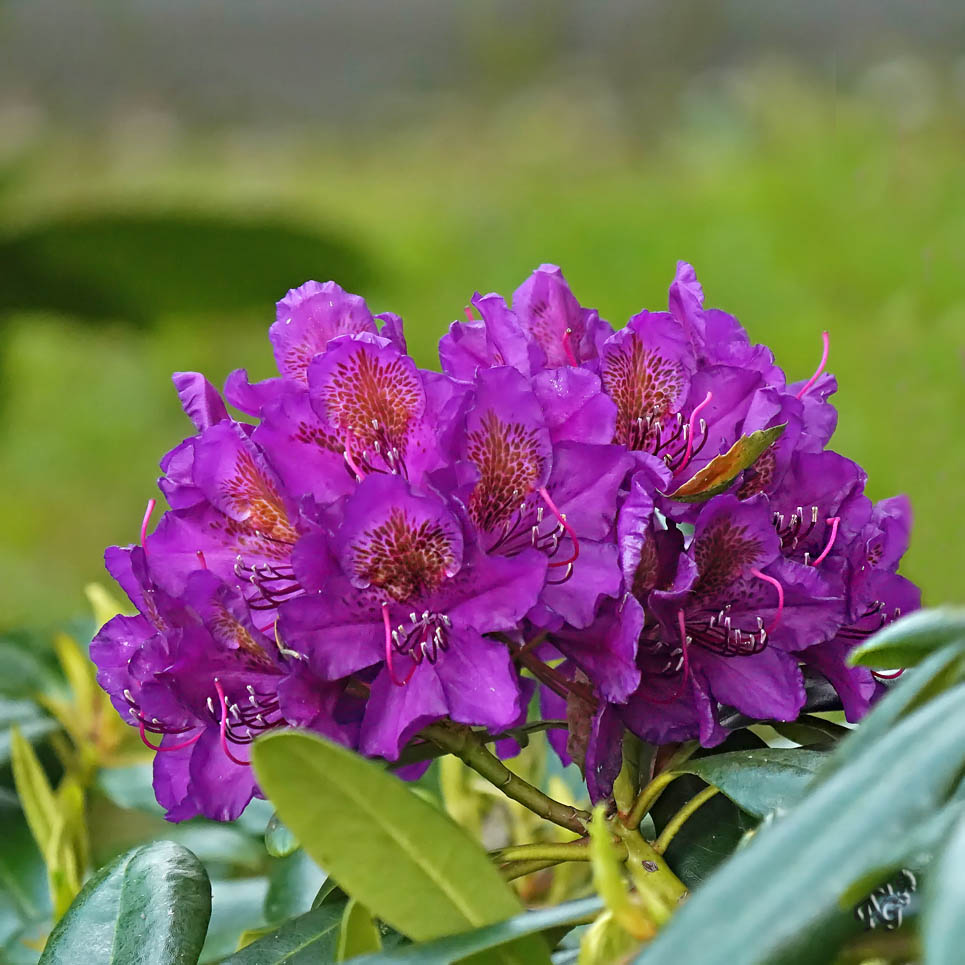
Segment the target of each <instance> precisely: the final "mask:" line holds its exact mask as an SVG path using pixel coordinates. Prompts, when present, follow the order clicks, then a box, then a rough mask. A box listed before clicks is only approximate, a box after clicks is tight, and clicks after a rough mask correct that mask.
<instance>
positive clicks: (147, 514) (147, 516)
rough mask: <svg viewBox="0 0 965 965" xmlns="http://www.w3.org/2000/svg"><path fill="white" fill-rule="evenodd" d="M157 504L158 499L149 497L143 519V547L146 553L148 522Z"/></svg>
mask: <svg viewBox="0 0 965 965" xmlns="http://www.w3.org/2000/svg"><path fill="white" fill-rule="evenodd" d="M155 506H157V500H156V499H149V500H148V501H147V509H145V510H144V519H142V520H141V548H142V549H143V550H144V552H145V553H146V552H147V545H146V543H147V524H148V523H149V522H150V521H151V513H153V512H154V507H155Z"/></svg>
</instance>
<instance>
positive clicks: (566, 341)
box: [563, 328, 579, 365]
mask: <svg viewBox="0 0 965 965" xmlns="http://www.w3.org/2000/svg"><path fill="white" fill-rule="evenodd" d="M572 337H573V329H572V328H568V329H566V331H565V332H563V351H564V352H565V353H566V359H567V361H568V362H569V363H570V365H578V364H579V363H578V362H577V361H576V355H575V354H574V352H573V345H572V343H571V342H570V339H571V338H572Z"/></svg>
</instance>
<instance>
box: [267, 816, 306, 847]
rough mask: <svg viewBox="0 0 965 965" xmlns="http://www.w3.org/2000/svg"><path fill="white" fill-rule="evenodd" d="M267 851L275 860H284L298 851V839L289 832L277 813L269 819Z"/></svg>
mask: <svg viewBox="0 0 965 965" xmlns="http://www.w3.org/2000/svg"><path fill="white" fill-rule="evenodd" d="M265 849H266V850H267V852H268V853H269V854H270V855H271V856H272V857H273V858H284V857H287V856H288V855H290V854H292V853H293V852H294V851H297V850H298V839H297V838H296V837H295V835H294V834H292V833H291V831H289V830H288V828H287V827H286V826H285V824H284V822H283V821H282V819H281V818H280V817H278V814H277V813H275V814H273V815H272V816H271V817H270V818H269V819H268V827H267V828H265Z"/></svg>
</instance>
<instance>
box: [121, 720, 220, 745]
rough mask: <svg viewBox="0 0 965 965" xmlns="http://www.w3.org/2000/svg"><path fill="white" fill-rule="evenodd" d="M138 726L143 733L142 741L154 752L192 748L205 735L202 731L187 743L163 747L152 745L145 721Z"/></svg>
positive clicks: (139, 722) (182, 742)
mask: <svg viewBox="0 0 965 965" xmlns="http://www.w3.org/2000/svg"><path fill="white" fill-rule="evenodd" d="M137 726H138V729H139V730H140V732H141V740H142V741H143V742H144V743H145V745H146V746H148V747H150V748H151V750H152V751H180V750H184V748H185V747H190V746H191V745H192V744H196V743H197V742H198V741H199V740H201V734H203V733H204V731H201V734H195V735H194V737H189V738H188V739H187V740H186V741H181V743H180V744H170V745H169V746H168V747H162V746H161V745H160V744H152V743H151V742H150V741H149V740H148V739H147V735H146V734H145V731H146V729H147V728H146V727H145V726H144V721H143V720H139V721H138V722H137Z"/></svg>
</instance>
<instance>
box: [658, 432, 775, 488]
mask: <svg viewBox="0 0 965 965" xmlns="http://www.w3.org/2000/svg"><path fill="white" fill-rule="evenodd" d="M786 428H787V423H786V422H785V423H782V424H781V425H779V426H774V427H773V428H771V429H758V431H757V432H752V433H751V434H750V435H749V436H741V437H740V438H739V439H738V440H737V442H735V443H734V444H733V445H732V446H731V447H730V449H728V450H727V452H724V453H721V454H720V455H719V456H714V458H713V459H711V460H710V462H709V463H707V465H706V466H704V468H703V469H701V470H700V471H699V472H697V473H694V475H693V476H692V477H691V478H690V479H688V480H687V481H686V482H685V483H684V484H683V485H682V486H681V487H680V488H679V489H677V490H675V491H674V492H672V493H669V494H668V495H667V498H668V499H676V500H677V501H678V502H681V503H703V502H706V501H707V500H708V499H710V498H711V496H716V495H717V494H718V493H722V492H724V490H725V489H727V488H728V487H729V486H730V485H731V484H732V483H733V482H734V480H735V479H737V477H738V476H739V475H740V474H741V473H742V472H743V471H744V470H745V469H748V468H750V467H751V466H753V465H754V463H755V462H757V460H758V459H759V458H760V457H761V455H762V454H763V453H764V451H765V450H766V449H769V448H770V447H771V446H772V445H774V443H775V442H777V440H778V439H780V438H781V435H782V434H783V432H784V430H785V429H786Z"/></svg>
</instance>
